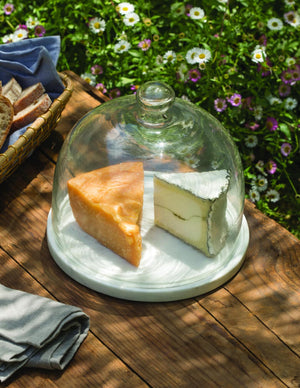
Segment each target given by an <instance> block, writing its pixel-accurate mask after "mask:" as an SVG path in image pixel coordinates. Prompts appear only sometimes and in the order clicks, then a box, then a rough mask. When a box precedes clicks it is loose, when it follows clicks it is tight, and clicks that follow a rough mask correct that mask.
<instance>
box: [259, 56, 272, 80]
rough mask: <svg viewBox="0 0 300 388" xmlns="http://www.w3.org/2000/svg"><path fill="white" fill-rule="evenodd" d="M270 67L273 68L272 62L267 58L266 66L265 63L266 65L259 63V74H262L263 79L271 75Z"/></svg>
mask: <svg viewBox="0 0 300 388" xmlns="http://www.w3.org/2000/svg"><path fill="white" fill-rule="evenodd" d="M270 67H272V63H271V62H270V60H269V59H268V58H266V64H265V63H264V64H261V63H258V65H257V71H258V72H259V73H261V76H262V77H267V76H268V75H270V74H271V70H270Z"/></svg>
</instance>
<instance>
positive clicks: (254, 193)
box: [249, 189, 260, 202]
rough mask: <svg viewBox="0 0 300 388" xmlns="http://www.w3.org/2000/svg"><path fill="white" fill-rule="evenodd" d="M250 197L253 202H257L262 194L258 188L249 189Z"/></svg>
mask: <svg viewBox="0 0 300 388" xmlns="http://www.w3.org/2000/svg"><path fill="white" fill-rule="evenodd" d="M249 198H250V201H251V202H257V201H259V200H260V194H259V192H258V191H257V190H256V189H251V190H249Z"/></svg>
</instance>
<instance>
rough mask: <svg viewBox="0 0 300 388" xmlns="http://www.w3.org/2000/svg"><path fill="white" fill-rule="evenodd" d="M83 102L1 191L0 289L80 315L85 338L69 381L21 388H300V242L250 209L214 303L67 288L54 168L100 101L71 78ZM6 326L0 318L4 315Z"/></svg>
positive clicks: (53, 376)
mask: <svg viewBox="0 0 300 388" xmlns="http://www.w3.org/2000/svg"><path fill="white" fill-rule="evenodd" d="M68 73H69V75H70V76H71V77H72V79H73V82H74V87H75V90H74V93H73V95H72V97H71V100H70V102H69V103H68V105H67V107H66V109H65V110H64V112H63V115H62V119H61V121H60V123H59V124H58V126H57V128H56V130H55V131H54V132H53V135H51V136H50V138H49V139H48V140H47V141H46V142H45V143H44V144H43V145H42V146H41V147H40V148H39V149H37V150H36V151H35V152H34V153H33V155H32V156H31V157H30V158H29V159H28V160H27V161H26V162H25V163H24V164H23V165H22V166H20V168H19V169H18V170H17V172H15V173H14V174H13V175H12V176H11V177H10V178H8V179H7V180H6V181H5V182H4V183H3V184H2V185H1V186H0V204H1V205H0V206H1V212H0V258H1V270H0V282H1V283H2V284H4V285H5V286H8V287H11V288H18V289H20V290H23V291H27V292H31V293H35V294H38V295H43V296H47V297H50V298H53V299H55V300H58V301H60V302H63V303H67V304H72V305H76V306H80V307H81V308H82V309H83V310H84V311H85V312H86V313H87V314H88V315H89V316H90V319H91V327H90V332H89V334H88V337H87V338H86V340H85V341H84V342H83V344H82V345H81V347H80V348H79V350H78V352H77V353H76V355H75V357H74V358H73V360H72V361H71V363H70V364H69V365H68V367H67V368H66V369H65V370H64V371H63V372H59V371H47V370H42V369H34V370H32V369H28V368H27V369H26V368H25V369H23V370H21V371H20V372H18V373H17V374H16V375H15V376H14V377H13V378H12V379H11V380H9V381H8V382H7V383H6V384H2V386H9V387H11V388H13V387H68V388H69V387H72V388H74V387H85V388H86V387H158V388H161V387H168V388H170V387H189V388H190V387H205V388H207V387H230V388H232V387H246V388H252V387H253V388H254V387H255V388H256V387H263V388H266V387H300V276H299V275H300V241H299V240H298V239H297V238H295V237H294V236H293V235H291V234H290V233H289V232H287V231H286V230H285V229H284V228H282V227H281V226H280V225H278V224H277V223H275V222H274V221H272V220H270V219H269V218H267V217H266V216H265V215H263V214H262V213H261V212H260V211H258V210H257V209H256V208H255V206H254V205H253V204H251V203H250V202H248V201H246V203H245V216H246V218H247V221H248V224H249V228H250V244H249V248H248V250H247V254H246V259H245V262H244V264H243V266H242V268H241V270H240V271H239V272H238V274H237V275H236V276H235V277H234V278H233V279H231V280H230V281H229V282H228V283H227V284H225V285H224V286H223V287H220V288H219V289H217V290H215V291H214V292H212V293H210V294H206V295H202V296H199V297H195V298H192V299H188V300H183V301H179V302H169V303H141V302H130V301H124V300H119V299H115V298H112V297H109V296H105V295H102V294H99V293H97V292H94V291H92V290H90V289H88V288H86V287H84V286H82V285H80V284H78V283H77V282H75V281H74V280H72V279H71V278H69V277H68V276H67V275H66V274H65V273H64V272H63V271H62V270H61V269H60V268H59V267H58V266H57V264H56V263H55V262H54V260H53V259H52V257H51V255H50V253H49V250H48V246H47V239H46V222H47V216H48V212H49V210H50V207H51V193H52V184H53V173H54V169H55V161H56V158H57V155H58V152H59V149H60V147H61V144H62V141H63V139H64V136H65V135H66V133H67V132H68V131H69V130H70V129H71V127H72V126H73V124H74V123H75V122H76V121H77V120H78V119H79V118H80V117H82V115H83V114H85V113H86V112H87V111H88V110H90V109H91V108H94V107H95V106H97V105H99V104H100V103H103V101H104V99H103V96H102V94H101V93H99V92H98V91H97V90H95V89H94V88H92V87H91V86H89V85H88V84H86V83H84V82H83V81H81V80H80V79H79V77H77V76H76V75H75V74H74V73H71V72H68ZM0 314H1V312H0Z"/></svg>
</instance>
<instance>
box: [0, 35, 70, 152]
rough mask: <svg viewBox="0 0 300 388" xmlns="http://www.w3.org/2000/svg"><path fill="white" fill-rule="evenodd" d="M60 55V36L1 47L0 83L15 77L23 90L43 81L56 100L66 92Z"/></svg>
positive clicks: (8, 142)
mask: <svg viewBox="0 0 300 388" xmlns="http://www.w3.org/2000/svg"><path fill="white" fill-rule="evenodd" d="M59 53H60V37H59V36H46V37H43V38H33V39H24V40H21V41H18V42H13V43H7V44H2V45H0V80H1V81H2V85H5V84H6V83H7V82H8V81H9V80H10V79H11V78H12V77H14V78H15V79H16V80H17V81H18V83H19V84H20V85H21V86H22V88H23V89H25V88H26V87H28V86H30V85H33V84H35V83H37V82H41V83H42V84H43V86H44V88H45V90H46V92H47V93H48V94H49V97H50V98H51V99H52V100H54V99H55V98H57V97H58V96H59V95H60V94H61V93H62V92H63V90H64V85H63V83H62V81H61V79H60V77H59V75H58V73H57V70H56V65H57V61H58V57H59ZM27 127H28V126H26V127H24V128H22V129H19V130H18V131H16V132H15V133H14V134H13V135H12V136H9V137H8V138H7V140H6V142H5V143H4V145H3V147H2V148H1V150H0V152H5V151H6V149H7V147H8V146H9V145H11V144H13V143H14V142H15V141H16V139H18V137H19V136H20V135H22V134H23V133H24V132H25V131H26V129H27Z"/></svg>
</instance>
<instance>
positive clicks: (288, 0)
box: [284, 0, 295, 7]
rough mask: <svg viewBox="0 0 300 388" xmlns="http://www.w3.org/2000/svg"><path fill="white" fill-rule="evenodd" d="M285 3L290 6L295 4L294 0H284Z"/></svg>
mask: <svg viewBox="0 0 300 388" xmlns="http://www.w3.org/2000/svg"><path fill="white" fill-rule="evenodd" d="M284 2H285V4H286V5H288V6H289V7H291V6H293V5H294V4H295V1H294V0H284Z"/></svg>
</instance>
